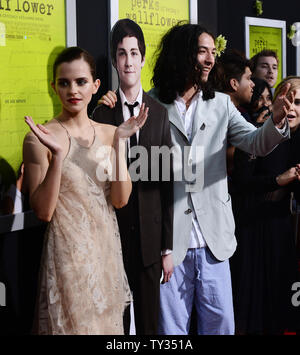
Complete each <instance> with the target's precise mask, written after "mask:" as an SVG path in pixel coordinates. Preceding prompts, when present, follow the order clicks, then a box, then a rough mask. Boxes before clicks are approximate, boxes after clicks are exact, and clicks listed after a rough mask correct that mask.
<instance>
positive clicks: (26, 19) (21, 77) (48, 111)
mask: <svg viewBox="0 0 300 355" xmlns="http://www.w3.org/2000/svg"><path fill="white" fill-rule="evenodd" d="M65 46H66V6H65V1H63V0H38V1H35V0H31V1H24V0H0V184H1V190H0V197H1V195H3V192H4V190H5V189H7V188H8V185H9V184H10V183H11V179H12V178H13V176H14V173H15V172H16V171H17V170H18V167H19V165H20V163H21V161H22V142H23V139H24V136H25V134H26V132H28V127H27V125H26V124H25V123H24V116H25V115H31V116H33V117H34V119H35V121H36V122H38V123H44V122H45V121H47V120H49V119H51V118H52V117H53V116H54V115H55V114H56V113H57V112H58V110H59V104H58V101H57V99H56V97H55V96H54V93H53V92H52V89H51V86H50V81H51V77H52V64H53V61H54V58H55V56H56V54H57V53H58V52H59V51H61V50H62V48H64V47H65Z"/></svg>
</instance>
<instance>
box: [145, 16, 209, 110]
mask: <svg viewBox="0 0 300 355" xmlns="http://www.w3.org/2000/svg"><path fill="white" fill-rule="evenodd" d="M202 33H207V34H209V35H210V36H211V37H212V38H213V39H214V36H213V35H212V34H211V33H210V32H209V31H207V30H206V29H205V28H204V27H202V26H201V25H197V24H187V23H179V24H178V25H176V26H174V27H172V28H171V29H170V30H169V31H168V32H167V33H166V34H165V35H164V36H163V38H162V40H161V42H160V45H159V47H158V50H157V52H156V57H157V59H156V64H155V66H154V74H153V78H152V82H153V85H154V87H155V88H156V89H157V91H158V98H159V100H160V101H161V102H163V103H165V104H170V103H172V102H173V101H174V100H175V99H176V97H177V95H178V94H179V95H181V96H182V95H183V93H184V92H185V91H186V90H187V89H188V88H189V87H191V86H195V87H197V89H198V90H199V89H200V88H201V89H202V91H203V99H204V100H208V99H211V98H214V96H215V92H214V89H213V88H212V86H211V85H210V82H209V81H208V82H206V83H204V82H202V80H201V75H202V69H201V66H200V64H199V63H198V60H197V55H198V52H199V48H198V39H199V36H200V35H201V34H202Z"/></svg>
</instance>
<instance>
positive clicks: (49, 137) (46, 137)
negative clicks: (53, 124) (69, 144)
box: [25, 116, 62, 155]
mask: <svg viewBox="0 0 300 355" xmlns="http://www.w3.org/2000/svg"><path fill="white" fill-rule="evenodd" d="M25 122H26V123H27V124H28V126H29V127H30V129H31V131H32V133H33V134H34V135H35V136H36V137H37V138H38V140H39V141H40V142H41V143H42V144H43V145H44V146H46V147H47V148H48V149H49V150H50V151H51V153H52V154H54V155H56V154H59V153H61V152H62V147H61V146H60V144H59V143H58V142H57V139H56V137H55V135H54V134H53V133H51V132H50V131H49V130H48V129H47V128H45V127H44V126H43V125H41V124H37V125H36V124H35V123H34V121H33V119H32V117H30V116H25Z"/></svg>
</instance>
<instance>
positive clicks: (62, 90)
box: [23, 59, 148, 222]
mask: <svg viewBox="0 0 300 355" xmlns="http://www.w3.org/2000/svg"><path fill="white" fill-rule="evenodd" d="M99 86H100V81H99V80H96V81H94V80H93V77H92V74H91V70H90V67H89V64H88V63H87V62H86V61H85V60H83V59H78V60H74V61H72V62H69V63H62V64H60V65H59V66H58V68H57V72H56V80H55V82H54V83H52V87H53V89H54V91H55V92H56V94H57V95H58V97H59V99H60V101H61V104H62V111H61V113H60V114H59V116H58V117H56V119H52V120H51V121H49V123H47V124H46V125H45V126H43V125H40V124H38V125H35V123H34V121H33V119H32V118H31V117H30V116H26V117H25V122H26V123H27V124H28V126H29V127H30V129H31V131H32V132H29V133H28V134H27V136H26V137H25V140H24V146H23V155H24V164H25V171H26V186H27V188H28V191H29V196H30V204H31V207H32V209H33V210H34V211H35V213H36V215H37V217H38V218H39V219H41V220H43V221H46V222H49V221H50V220H51V218H52V216H53V213H54V211H55V207H56V204H57V200H58V195H59V189H60V182H61V172H62V165H63V160H64V158H65V157H66V156H67V154H68V150H69V144H70V143H69V139H68V137H67V135H66V131H65V130H64V128H63V127H62V126H61V125H60V124H59V123H58V122H57V120H59V121H60V122H61V123H62V124H63V125H64V127H66V129H67V130H68V132H69V134H70V135H71V136H72V137H74V138H76V140H77V141H78V143H79V144H81V145H82V146H85V147H89V146H90V145H91V144H92V143H93V139H94V130H93V127H94V128H95V133H96V135H97V136H98V137H99V139H100V141H101V142H102V144H103V145H107V146H112V147H113V148H114V150H115V153H116V154H115V157H116V162H115V164H112V165H113V167H114V168H115V169H116V171H115V175H113V176H116V180H115V181H112V182H111V191H110V199H111V203H112V205H113V206H114V207H116V208H121V207H123V206H124V205H126V204H127V202H128V199H129V196H130V193H131V180H130V177H129V174H128V172H127V166H126V161H125V149H126V140H127V138H129V137H130V136H131V135H133V134H134V133H136V132H137V130H138V129H140V128H141V127H142V126H143V125H144V123H145V122H146V119H147V116H148V108H145V105H143V106H142V107H141V110H140V113H139V115H138V117H131V118H130V119H129V120H128V121H127V122H124V123H123V124H122V125H120V126H119V127H118V128H116V127H114V126H110V125H105V124H100V123H96V122H94V121H91V120H90V119H89V117H88V115H87V105H88V103H89V102H90V100H91V98H92V95H93V94H95V93H96V92H97V90H98V88H99ZM124 176H125V179H121V178H120V177H124ZM119 178H120V179H119Z"/></svg>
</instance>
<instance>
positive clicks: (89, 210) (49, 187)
mask: <svg viewBox="0 0 300 355" xmlns="http://www.w3.org/2000/svg"><path fill="white" fill-rule="evenodd" d="M53 73H54V80H53V83H52V87H53V89H54V90H55V92H56V94H57V95H58V96H59V99H60V101H61V104H62V111H61V113H60V115H59V116H58V117H56V118H54V119H53V120H51V121H50V122H49V123H47V124H46V125H45V126H42V125H35V124H34V122H33V120H32V118H31V117H29V116H26V117H25V121H26V123H27V124H28V125H29V127H30V129H31V131H32V132H30V133H28V134H27V136H26V137H25V140H24V149H23V151H24V164H25V176H26V184H27V187H28V190H29V194H30V203H31V207H32V208H33V210H34V211H35V213H36V215H37V216H38V217H39V218H40V219H41V220H44V221H47V222H49V225H48V229H47V232H46V235H45V244H44V250H43V255H42V260H41V272H40V287H39V295H38V300H37V314H36V320H35V331H37V332H38V333H39V334H70V335H71V334H82V335H85V334H123V319H122V318H123V311H124V309H125V307H126V306H127V305H128V304H129V302H130V300H131V294H130V290H129V286H128V282H127V277H126V274H125V271H124V267H123V260H122V252H121V245H120V238H119V231H118V225H117V221H116V217H115V212H114V208H113V207H116V208H121V207H122V206H124V205H125V204H126V203H127V201H128V198H129V195H130V193H131V181H130V178H129V175H128V172H127V167H126V161H125V149H126V148H125V146H126V140H127V138H128V137H130V136H131V135H132V134H134V133H135V132H136V131H137V130H138V129H139V128H140V127H142V126H143V124H144V123H145V120H146V119H147V115H148V109H147V108H145V107H144V106H143V107H142V108H141V111H140V114H139V116H138V117H137V118H135V117H132V118H131V119H130V120H129V121H127V122H126V123H124V124H122V125H121V126H120V127H118V128H115V127H113V126H110V125H103V124H98V123H95V122H93V121H91V120H90V119H89V117H88V115H87V105H88V103H89V102H90V100H91V98H92V95H93V94H95V93H96V92H97V90H98V88H99V85H100V81H99V80H97V79H96V78H95V67H94V61H93V58H92V57H91V56H90V55H89V54H88V53H87V52H86V51H84V50H82V49H80V48H78V47H72V48H68V49H65V50H64V51H63V52H62V53H61V54H60V55H59V56H58V57H57V59H56V61H55V64H54V68H53Z"/></svg>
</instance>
